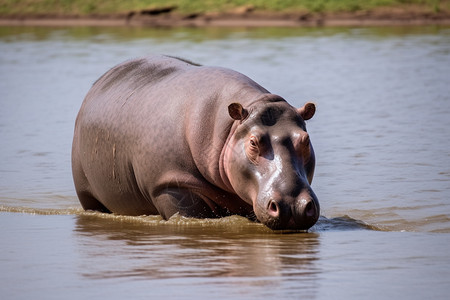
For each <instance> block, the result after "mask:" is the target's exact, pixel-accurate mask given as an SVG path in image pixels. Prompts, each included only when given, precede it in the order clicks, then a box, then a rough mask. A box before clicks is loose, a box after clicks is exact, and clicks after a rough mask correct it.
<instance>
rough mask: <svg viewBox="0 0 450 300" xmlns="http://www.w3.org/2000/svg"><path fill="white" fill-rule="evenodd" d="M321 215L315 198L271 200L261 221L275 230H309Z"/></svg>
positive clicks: (301, 196) (306, 196)
mask: <svg viewBox="0 0 450 300" xmlns="http://www.w3.org/2000/svg"><path fill="white" fill-rule="evenodd" d="M289 198H290V199H289ZM319 213H320V208H319V203H318V201H317V199H316V198H315V197H314V196H310V195H300V196H299V197H296V198H291V197H287V198H281V199H275V198H271V199H269V200H268V201H267V203H266V205H265V209H264V211H263V212H262V214H261V215H262V216H260V218H259V219H260V221H261V222H262V223H263V224H265V225H266V226H268V227H269V228H271V229H273V230H280V229H289V230H307V229H309V228H310V227H312V226H313V225H314V224H315V223H316V222H317V220H318V219H319Z"/></svg>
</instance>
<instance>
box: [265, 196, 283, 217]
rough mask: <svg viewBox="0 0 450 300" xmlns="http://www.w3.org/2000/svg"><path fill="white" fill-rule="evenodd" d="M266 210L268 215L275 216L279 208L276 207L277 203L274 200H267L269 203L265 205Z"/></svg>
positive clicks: (277, 214)
mask: <svg viewBox="0 0 450 300" xmlns="http://www.w3.org/2000/svg"><path fill="white" fill-rule="evenodd" d="M267 210H268V212H269V215H271V216H272V217H275V218H277V217H278V216H279V212H280V208H279V207H278V203H277V202H276V201H274V200H270V201H269V205H268V206H267Z"/></svg>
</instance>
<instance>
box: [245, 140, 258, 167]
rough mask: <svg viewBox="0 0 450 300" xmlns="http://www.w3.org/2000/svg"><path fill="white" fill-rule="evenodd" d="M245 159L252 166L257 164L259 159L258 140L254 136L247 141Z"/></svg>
mask: <svg viewBox="0 0 450 300" xmlns="http://www.w3.org/2000/svg"><path fill="white" fill-rule="evenodd" d="M246 153H247V157H248V158H249V159H250V161H251V162H252V163H254V164H258V157H259V146H258V138H257V137H256V136H251V137H250V139H249V141H248V147H246Z"/></svg>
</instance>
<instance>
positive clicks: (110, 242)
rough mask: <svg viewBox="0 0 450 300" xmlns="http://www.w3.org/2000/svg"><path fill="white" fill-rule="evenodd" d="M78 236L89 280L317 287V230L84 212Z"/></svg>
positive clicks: (79, 220)
mask: <svg viewBox="0 0 450 300" xmlns="http://www.w3.org/2000/svg"><path fill="white" fill-rule="evenodd" d="M149 218H153V217H149ZM154 221H155V220H152V222H154ZM75 239H76V240H77V245H78V247H79V248H80V249H79V252H80V253H82V256H83V257H82V259H81V261H82V262H83V263H82V264H81V265H80V270H82V271H81V272H82V274H83V276H85V277H87V278H91V279H111V278H130V277H131V278H136V279H139V278H140V279H144V278H145V279H169V278H172V279H176V278H191V277H196V278H204V280H212V278H224V277H230V278H234V277H239V278H241V279H239V280H237V281H238V282H240V284H241V285H242V286H246V285H257V286H262V287H268V286H279V285H280V284H281V282H282V281H284V280H285V279H287V278H289V280H292V281H293V282H295V288H294V289H297V288H298V289H302V290H303V292H302V294H303V295H304V294H305V292H306V291H309V292H313V291H314V290H315V287H316V283H315V281H316V280H315V279H314V278H315V276H316V273H317V267H316V265H315V261H316V260H317V259H318V258H317V253H318V247H319V235H318V234H317V233H296V234H275V233H273V232H271V231H270V230H267V229H266V228H265V227H264V226H262V225H260V224H252V223H250V222H248V221H247V220H245V219H243V218H239V219H236V218H231V219H230V220H229V222H222V223H220V224H219V223H217V224H211V223H210V224H206V225H205V224H203V225H202V223H201V222H199V223H197V224H191V225H186V224H184V225H176V224H173V225H168V224H166V225H156V226H155V225H145V224H143V223H142V222H140V221H136V219H135V220H133V219H131V220H130V219H126V218H125V219H118V218H117V217H116V218H108V217H99V216H98V214H92V215H87V214H84V215H83V214H82V215H80V216H78V217H77V221H76V228H75ZM99 241H101V242H99ZM92 261H95V265H93V264H92ZM113 262H114V263H113ZM235 283H236V282H235ZM235 283H234V284H235ZM283 284H286V282H284V283H283Z"/></svg>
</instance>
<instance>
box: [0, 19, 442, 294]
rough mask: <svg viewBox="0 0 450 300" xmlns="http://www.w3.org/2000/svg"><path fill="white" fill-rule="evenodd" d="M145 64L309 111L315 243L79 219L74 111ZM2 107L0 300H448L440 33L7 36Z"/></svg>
mask: <svg viewBox="0 0 450 300" xmlns="http://www.w3.org/2000/svg"><path fill="white" fill-rule="evenodd" d="M148 53H163V54H170V55H174V56H181V57H185V58H188V59H190V60H192V61H195V62H199V63H202V64H205V65H218V66H224V67H229V68H232V69H235V70H238V71H240V72H242V73H244V74H246V75H248V76H249V77H251V78H253V79H254V80H255V81H257V82H258V83H260V84H262V85H263V86H264V87H266V88H267V89H269V90H270V91H271V92H273V93H277V94H279V95H281V96H283V97H285V98H286V99H288V100H289V102H290V103H292V104H294V105H297V106H300V105H302V104H303V103H304V102H306V101H308V100H313V101H315V102H316V104H317V107H318V111H317V114H316V116H315V117H314V118H313V119H312V120H311V121H309V122H308V124H307V126H308V131H309V132H310V135H311V140H312V143H313V145H314V147H315V151H316V156H317V166H316V175H315V178H314V182H313V189H314V190H315V192H316V194H317V196H318V198H319V201H320V203H321V208H322V217H321V219H320V220H319V222H318V224H317V225H316V226H314V227H313V228H312V229H311V230H310V231H309V232H308V233H284V234H280V233H274V232H272V231H270V230H268V229H266V228H265V227H264V226H262V225H260V224H256V223H252V222H249V221H247V220H246V219H244V218H240V217H229V218H224V219H219V220H195V219H184V218H181V217H178V216H176V217H174V218H173V219H171V220H169V221H167V222H166V221H163V220H161V218H159V217H157V216H142V217H123V216H114V215H105V214H100V213H92V212H83V211H82V210H81V208H80V206H79V204H78V201H77V198H76V196H75V192H74V188H73V183H72V178H71V169H70V148H71V141H72V132H73V125H74V121H75V117H76V114H77V112H78V109H79V107H80V105H81V101H82V99H83V98H84V96H85V94H86V93H87V91H88V90H89V88H90V86H91V85H92V83H93V82H94V81H95V80H96V79H97V78H98V77H99V76H100V75H102V74H103V73H104V72H105V71H106V70H108V69H109V68H110V67H112V66H113V65H115V64H117V63H119V62H122V61H124V60H126V59H129V58H134V57H138V56H142V55H145V54H148ZM0 103H1V108H0V141H1V142H0V145H1V147H0V161H1V164H0V269H1V272H0V297H1V298H2V299H30V298H37V299H61V298H65V299H80V298H83V297H94V298H100V297H101V298H106V297H107V298H108V299H124V298H132V299H149V298H150V299H157V298H160V297H169V298H188V299H191V298H192V299H202V298H211V297H214V298H220V299H229V298H236V299H261V298H264V299H273V298H287V299H299V298H310V299H344V298H345V299H348V298H350V299H361V298H364V299H425V298H427V299H448V297H449V292H450V255H449V253H450V252H449V248H450V129H449V128H450V28H449V27H409V28H403V27H391V28H315V29H295V28H289V29H285V28H258V29H244V28H234V29H223V28H222V29H220V28H202V29H170V30H169V29H158V30H155V29H145V28H89V27H78V28H64V27H60V28H31V27H0Z"/></svg>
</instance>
